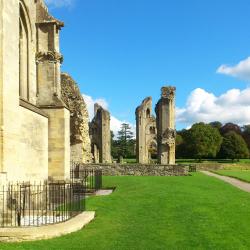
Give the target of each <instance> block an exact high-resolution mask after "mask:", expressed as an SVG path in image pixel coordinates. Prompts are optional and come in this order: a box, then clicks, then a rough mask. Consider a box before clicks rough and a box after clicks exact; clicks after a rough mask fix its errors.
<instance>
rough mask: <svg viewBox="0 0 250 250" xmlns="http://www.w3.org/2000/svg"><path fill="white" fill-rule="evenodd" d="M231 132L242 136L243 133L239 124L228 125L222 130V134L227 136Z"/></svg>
mask: <svg viewBox="0 0 250 250" xmlns="http://www.w3.org/2000/svg"><path fill="white" fill-rule="evenodd" d="M230 131H234V132H235V133H237V134H239V135H241V133H242V131H241V127H240V126H239V125H237V124H234V123H231V122H229V123H226V124H225V125H224V126H223V127H221V128H220V133H221V134H222V135H225V134H226V133H228V132H230Z"/></svg>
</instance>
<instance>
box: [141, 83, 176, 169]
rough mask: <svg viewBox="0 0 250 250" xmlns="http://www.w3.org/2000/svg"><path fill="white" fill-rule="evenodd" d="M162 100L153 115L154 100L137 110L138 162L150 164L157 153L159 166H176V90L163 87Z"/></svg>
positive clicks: (148, 100) (143, 104)
mask: <svg viewBox="0 0 250 250" xmlns="http://www.w3.org/2000/svg"><path fill="white" fill-rule="evenodd" d="M161 91H162V94H161V99H160V100H159V101H158V103H157V105H156V108H155V112H156V118H155V117H154V116H153V115H152V98H151V97H147V98H146V99H144V100H143V102H142V104H141V105H140V106H139V107H138V108H137V109H136V149H137V162H138V163H140V164H147V163H150V161H151V157H152V155H153V154H154V153H155V151H157V158H158V163H159V164H163V165H164V164H175V137H176V132H175V88H174V87H163V88H162V89H161Z"/></svg>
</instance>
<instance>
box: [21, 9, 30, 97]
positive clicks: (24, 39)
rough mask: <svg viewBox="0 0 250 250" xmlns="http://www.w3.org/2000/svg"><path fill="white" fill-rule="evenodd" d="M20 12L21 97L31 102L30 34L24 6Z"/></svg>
mask: <svg viewBox="0 0 250 250" xmlns="http://www.w3.org/2000/svg"><path fill="white" fill-rule="evenodd" d="M19 11H20V13H19V14H20V17H19V96H20V98H22V99H24V100H29V32H28V26H27V21H26V17H25V11H24V9H23V6H22V4H20V8H19Z"/></svg>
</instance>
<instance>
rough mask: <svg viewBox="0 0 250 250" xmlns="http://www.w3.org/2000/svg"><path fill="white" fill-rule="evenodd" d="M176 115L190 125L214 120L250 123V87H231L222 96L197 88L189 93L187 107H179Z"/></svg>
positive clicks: (179, 120)
mask: <svg viewBox="0 0 250 250" xmlns="http://www.w3.org/2000/svg"><path fill="white" fill-rule="evenodd" d="M176 116H177V122H179V123H184V124H187V125H188V126H190V125H191V124H193V123H196V122H206V123H208V122H212V121H220V122H222V123H227V122H234V123H237V124H240V125H243V124H250V88H246V89H244V90H239V89H231V90H228V91H227V92H226V93H224V94H222V95H220V96H216V95H214V94H213V93H208V92H207V91H206V90H204V89H201V88H197V89H195V90H194V91H192V92H191V94H190V95H189V97H188V100H187V103H186V105H185V107H184V108H177V110H176Z"/></svg>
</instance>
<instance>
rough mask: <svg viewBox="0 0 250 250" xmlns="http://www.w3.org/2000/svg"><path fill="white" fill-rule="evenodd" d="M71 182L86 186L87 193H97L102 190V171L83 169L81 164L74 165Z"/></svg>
mask: <svg viewBox="0 0 250 250" xmlns="http://www.w3.org/2000/svg"><path fill="white" fill-rule="evenodd" d="M70 176H71V180H72V182H75V183H81V184H82V185H84V186H85V188H86V192H90V193H91V192H95V191H97V190H99V189H101V188H102V170H92V169H86V168H84V167H81V164H80V163H72V167H71V173H70Z"/></svg>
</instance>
